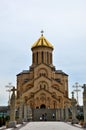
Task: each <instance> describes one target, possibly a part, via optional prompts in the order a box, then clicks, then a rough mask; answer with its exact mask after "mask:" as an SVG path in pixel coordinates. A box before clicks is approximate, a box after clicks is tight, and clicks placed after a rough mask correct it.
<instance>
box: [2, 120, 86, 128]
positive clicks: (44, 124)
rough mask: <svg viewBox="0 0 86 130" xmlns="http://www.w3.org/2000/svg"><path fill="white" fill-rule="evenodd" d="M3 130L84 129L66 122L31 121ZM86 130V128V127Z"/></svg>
mask: <svg viewBox="0 0 86 130" xmlns="http://www.w3.org/2000/svg"><path fill="white" fill-rule="evenodd" d="M1 130H83V128H81V127H80V126H79V125H71V123H66V122H47V121H46V122H29V123H24V124H23V125H17V128H8V129H6V128H3V129H1ZM85 130H86V129H85Z"/></svg>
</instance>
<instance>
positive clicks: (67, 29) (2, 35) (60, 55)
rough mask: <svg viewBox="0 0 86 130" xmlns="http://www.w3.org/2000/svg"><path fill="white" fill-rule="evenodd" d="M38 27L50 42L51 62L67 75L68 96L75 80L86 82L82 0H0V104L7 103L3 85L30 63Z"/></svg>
mask: <svg viewBox="0 0 86 130" xmlns="http://www.w3.org/2000/svg"><path fill="white" fill-rule="evenodd" d="M41 30H44V36H45V37H46V39H47V40H48V41H49V42H50V43H52V45H53V46H54V51H53V64H54V66H55V67H56V69H57V70H63V71H64V72H65V73H67V74H68V75H69V77H68V79H69V83H68V84H69V97H70V98H71V92H72V91H73V90H74V89H75V88H73V87H72V86H73V85H75V83H76V82H78V86H79V85H80V86H82V85H83V84H85V83H86V0H43V1H41V0H0V106H1V105H7V104H8V99H9V92H8V91H7V90H8V88H7V87H6V86H7V85H8V84H9V83H11V84H12V85H13V86H16V75H17V74H18V73H20V72H21V71H22V70H28V69H29V66H30V65H31V64H32V52H31V46H32V45H33V43H34V42H35V41H36V40H38V38H39V37H40V35H41V33H40V31H41ZM79 89H80V90H81V91H80V92H79V104H80V105H82V104H83V100H82V96H83V95H82V93H83V89H82V88H81V87H79ZM75 97H76V93H75Z"/></svg>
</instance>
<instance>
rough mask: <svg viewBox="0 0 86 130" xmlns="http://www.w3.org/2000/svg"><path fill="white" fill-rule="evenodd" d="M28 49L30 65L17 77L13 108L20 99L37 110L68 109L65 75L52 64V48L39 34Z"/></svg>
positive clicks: (66, 76) (69, 101)
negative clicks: (29, 49) (30, 55)
mask: <svg viewBox="0 0 86 130" xmlns="http://www.w3.org/2000/svg"><path fill="white" fill-rule="evenodd" d="M31 50H32V65H31V66H30V67H29V70H24V71H22V72H21V73H19V74H17V101H16V102H17V108H18V107H19V106H20V100H21V99H22V101H23V103H24V105H26V106H29V107H30V108H31V109H37V110H40V109H58V108H65V104H66V103H67V104H68V106H70V103H71V100H70V99H69V97H68V75H67V74H66V73H64V72H63V71H62V70H56V68H55V66H54V65H53V50H54V47H53V45H52V44H51V43H50V42H49V41H48V40H47V39H46V38H45V37H44V36H43V34H42V35H41V36H40V38H39V39H38V40H37V41H36V42H35V43H34V44H33V45H32V48H31Z"/></svg>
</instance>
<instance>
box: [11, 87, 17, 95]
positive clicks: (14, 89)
mask: <svg viewBox="0 0 86 130" xmlns="http://www.w3.org/2000/svg"><path fill="white" fill-rule="evenodd" d="M11 91H12V92H13V95H15V91H17V89H16V88H15V87H13V88H12V89H11Z"/></svg>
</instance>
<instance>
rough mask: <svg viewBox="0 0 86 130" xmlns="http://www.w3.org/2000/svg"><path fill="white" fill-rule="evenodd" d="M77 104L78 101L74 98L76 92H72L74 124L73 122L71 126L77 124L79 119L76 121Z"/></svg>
mask: <svg viewBox="0 0 86 130" xmlns="http://www.w3.org/2000/svg"><path fill="white" fill-rule="evenodd" d="M76 104H77V101H76V99H75V98H74V92H72V100H71V105H72V122H71V124H75V123H76V122H77V119H76Z"/></svg>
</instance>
